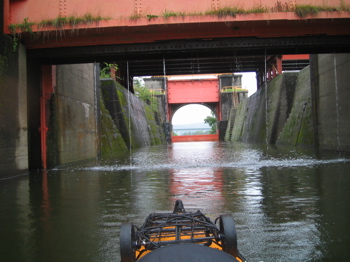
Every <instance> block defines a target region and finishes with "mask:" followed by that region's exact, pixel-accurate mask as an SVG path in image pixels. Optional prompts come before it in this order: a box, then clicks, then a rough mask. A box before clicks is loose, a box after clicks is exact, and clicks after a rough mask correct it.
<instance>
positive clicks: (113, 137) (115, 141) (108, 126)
mask: <svg viewBox="0 0 350 262" xmlns="http://www.w3.org/2000/svg"><path fill="white" fill-rule="evenodd" d="M100 110H101V153H102V155H107V154H111V153H116V152H121V151H125V150H127V149H128V148H127V146H126V145H125V142H124V140H123V138H122V136H121V134H120V131H119V130H118V128H117V127H116V126H115V124H114V122H113V120H112V118H111V116H110V114H109V112H108V110H107V109H106V107H105V104H104V101H103V99H102V97H101V99H100Z"/></svg>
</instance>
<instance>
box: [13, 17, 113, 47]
mask: <svg viewBox="0 0 350 262" xmlns="http://www.w3.org/2000/svg"><path fill="white" fill-rule="evenodd" d="M110 19H111V18H109V17H102V16H100V15H96V16H95V15H92V14H90V13H87V14H84V15H82V16H58V17H56V18H54V19H44V20H42V21H39V22H29V18H28V17H26V18H24V19H23V22H22V23H18V24H10V25H9V30H10V32H11V34H12V36H13V40H14V45H13V49H14V51H16V50H17V47H18V42H19V40H20V39H21V34H23V33H30V34H33V26H34V25H37V26H38V28H39V29H41V28H45V27H53V28H54V29H55V30H62V28H63V27H64V26H65V25H70V26H71V27H72V30H74V28H75V27H76V26H77V25H82V24H90V23H93V22H95V23H98V22H99V21H102V20H110Z"/></svg>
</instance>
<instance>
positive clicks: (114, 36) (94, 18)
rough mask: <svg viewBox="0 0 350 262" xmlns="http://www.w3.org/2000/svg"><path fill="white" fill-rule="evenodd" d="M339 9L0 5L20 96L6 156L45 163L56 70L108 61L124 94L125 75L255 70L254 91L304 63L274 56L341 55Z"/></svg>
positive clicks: (117, 0)
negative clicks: (11, 146)
mask: <svg viewBox="0 0 350 262" xmlns="http://www.w3.org/2000/svg"><path fill="white" fill-rule="evenodd" d="M349 10H350V0H329V1H322V3H320V1H316V0H295V1H276V0H252V1H241V0H178V1H169V0H105V1H94V0H46V1H42V0H3V1H2V2H1V9H0V13H1V23H0V27H1V28H2V34H1V37H2V39H4V38H6V39H10V38H12V39H13V41H12V42H13V45H12V46H10V45H6V46H5V45H4V46H2V45H1V46H0V55H1V57H0V58H2V56H3V55H4V54H7V55H8V56H9V57H12V56H15V57H16V59H17V60H16V61H15V60H14V59H12V58H11V59H12V60H13V61H15V62H13V61H12V62H11V63H10V64H9V66H11V68H13V71H12V72H11V73H13V75H16V74H17V76H18V77H17V78H16V80H14V79H13V78H12V75H10V77H9V79H10V80H9V82H11V83H13V82H16V81H17V82H16V83H17V84H16V86H18V87H17V88H18V90H17V91H18V92H16V94H20V95H23V96H24V97H20V98H17V96H15V95H14V97H16V99H17V100H16V101H15V100H14V102H13V103H14V104H13V105H12V107H13V108H12V107H10V108H11V110H9V111H11V112H17V111H18V112H21V116H20V117H19V120H18V122H19V123H16V124H17V126H16V130H17V131H18V130H20V131H18V132H19V133H18V134H16V135H14V139H13V140H14V141H16V142H18V143H13V144H15V146H14V148H16V145H17V144H20V145H25V146H27V147H29V146H30V148H29V153H28V154H27V155H26V156H25V157H23V159H25V158H28V156H29V158H32V159H29V160H28V161H29V162H30V163H34V162H35V163H38V162H39V161H38V160H37V159H38V157H37V156H38V155H39V154H41V155H42V156H43V155H45V153H44V152H40V148H41V150H45V148H46V144H45V143H46V136H47V132H49V131H50V130H48V128H47V126H48V125H47V124H48V123H47V122H48V121H49V119H48V113H49V112H47V111H46V110H47V108H48V107H47V106H48V105H49V104H50V101H52V95H53V94H54V92H55V84H56V78H55V77H56V76H57V74H59V72H58V73H57V72H56V65H65V64H81V63H95V65H96V64H97V63H101V62H110V63H116V64H118V66H119V69H120V70H118V74H119V75H118V79H120V82H121V84H123V85H124V86H128V88H130V90H131V91H133V87H132V81H131V79H132V77H134V76H146V75H147V76H150V75H151V76H155V75H161V76H168V75H184V74H225V73H228V74H232V73H233V72H235V73H239V72H256V73H257V76H258V85H260V86H261V85H262V84H263V83H264V82H265V83H266V82H267V80H268V79H269V78H271V77H274V76H275V75H277V74H279V73H281V72H282V71H283V70H287V69H288V70H295V69H296V70H298V69H301V68H303V67H304V66H305V64H308V61H309V60H308V59H305V57H303V56H301V57H300V56H294V57H289V59H283V56H286V55H300V54H301V55H305V54H320V53H350V26H349V25H350V12H349ZM4 35H6V37H5V36H4ZM6 41H7V40H6ZM18 47H20V48H19V49H18ZM9 50H14V52H9ZM281 57H282V59H281ZM3 61H6V60H1V61H0V62H3ZM0 65H1V63H0ZM11 70H12V69H11ZM0 73H1V71H0ZM56 73H57V74H56ZM94 77H95V78H98V75H96V76H94ZM73 79H74V77H73ZM0 85H1V83H0ZM21 88H22V89H23V90H24V91H23V90H22V89H21ZM12 90H13V88H12ZM2 94H3V93H1V95H2ZM23 101H27V103H28V107H26V106H24V105H25V104H24V103H23ZM0 102H2V101H0ZM16 103H17V104H16ZM84 105H85V104H84ZM12 109H13V110H12ZM1 110H3V109H1V107H0V113H1ZM23 110H28V112H23ZM27 118H28V119H27ZM39 120H40V121H39ZM24 122H26V124H22V123H24ZM39 122H40V123H39ZM9 126H10V125H5V124H3V125H1V126H0V127H1V128H4V129H6V130H7V129H8V128H9ZM22 127H23V128H22ZM38 128H39V130H40V132H37V131H38ZM26 130H31V131H29V132H28V133H26V132H27V131H26ZM7 131H8V130H7ZM11 132H12V131H11ZM11 132H10V131H9V132H7V133H11ZM17 137H20V138H21V139H22V140H20V141H17V140H16V139H17ZM23 141H26V142H23ZM0 142H2V141H0ZM5 142H7V141H5ZM0 144H3V143H0ZM39 144H40V145H39ZM5 151H6V150H5ZM6 152H7V151H6ZM21 152H22V151H21ZM16 154H17V153H13V154H11V156H9V158H10V159H12V160H13V161H12V162H13V163H14V162H16V161H17V160H18V156H17V155H16ZM21 159H22V158H21ZM23 161H25V160H23ZM8 162H11V161H8ZM42 162H43V163H44V162H45V160H42ZM9 166H10V164H9ZM13 166H16V165H13ZM21 166H24V167H25V166H26V164H24V165H21ZM42 166H43V167H45V165H44V164H42ZM32 167H33V168H36V167H37V165H36V164H35V165H32ZM11 168H12V167H11Z"/></svg>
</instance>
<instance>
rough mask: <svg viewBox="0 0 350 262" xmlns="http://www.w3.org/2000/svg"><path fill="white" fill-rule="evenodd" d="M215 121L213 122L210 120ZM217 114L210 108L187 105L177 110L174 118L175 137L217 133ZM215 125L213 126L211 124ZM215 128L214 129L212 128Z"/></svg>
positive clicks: (172, 121)
mask: <svg viewBox="0 0 350 262" xmlns="http://www.w3.org/2000/svg"><path fill="white" fill-rule="evenodd" d="M213 118H214V119H215V121H214V120H213V121H212V122H210V121H209V120H212V119H213ZM216 119H217V117H216V113H215V112H214V111H213V110H212V109H210V108H209V107H208V106H205V105H201V104H187V105H183V106H181V107H179V108H177V109H176V110H175V112H174V114H173V116H172V119H171V123H172V126H173V134H172V135H173V136H188V135H190V136H193V135H209V134H215V133H216ZM211 123H213V124H211ZM213 126H214V128H212V127H213Z"/></svg>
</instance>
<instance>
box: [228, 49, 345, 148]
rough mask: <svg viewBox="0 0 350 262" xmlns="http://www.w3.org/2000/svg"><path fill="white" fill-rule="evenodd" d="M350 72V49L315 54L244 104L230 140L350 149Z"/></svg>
mask: <svg viewBox="0 0 350 262" xmlns="http://www.w3.org/2000/svg"><path fill="white" fill-rule="evenodd" d="M349 75H350V54H322V55H311V59H310V67H307V68H305V69H303V70H302V71H300V72H299V73H283V74H282V75H280V76H278V77H277V78H275V79H273V80H272V81H271V82H270V83H269V84H268V85H267V90H265V87H263V88H261V89H260V90H259V91H258V92H256V93H255V94H254V95H252V96H251V97H249V98H248V99H246V100H244V101H243V102H242V103H241V104H240V105H239V107H238V109H237V115H236V117H235V121H234V126H233V128H232V129H231V130H232V131H231V132H232V137H231V141H240V142H249V143H268V144H277V145H289V146H304V147H305V146H306V147H313V146H315V147H316V148H319V149H322V150H334V151H343V152H350V117H349V115H348V114H349V112H350V104H349V101H350V89H349V85H348V82H349ZM233 113H234V110H232V114H233ZM266 116H267V118H266ZM229 132H230V129H228V130H226V139H227V138H229V137H230V134H229Z"/></svg>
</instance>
